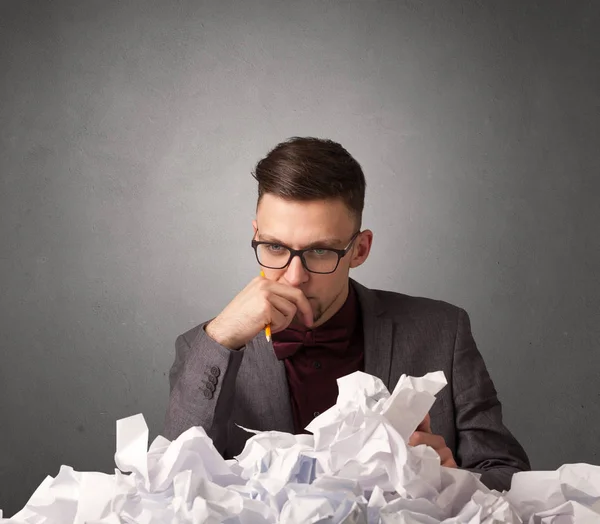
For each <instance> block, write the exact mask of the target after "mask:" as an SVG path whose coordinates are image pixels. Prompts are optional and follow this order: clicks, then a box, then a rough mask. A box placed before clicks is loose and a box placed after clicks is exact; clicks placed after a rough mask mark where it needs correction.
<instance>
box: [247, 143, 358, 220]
mask: <svg viewBox="0 0 600 524" xmlns="http://www.w3.org/2000/svg"><path fill="white" fill-rule="evenodd" d="M252 176H253V177H254V178H255V179H256V180H257V181H258V202H259V203H260V200H261V198H262V197H263V195H265V194H267V193H270V194H272V195H275V196H278V197H280V198H284V199H286V200H296V201H305V202H306V201H311V200H327V199H340V200H342V201H343V202H344V203H345V204H346V206H347V207H348V209H349V210H350V211H351V212H352V213H353V214H354V215H355V216H356V218H357V219H358V224H359V227H360V223H361V219H362V212H363V208H364V205H365V188H366V182H365V175H364V174H363V171H362V168H361V167H360V164H359V163H358V162H357V161H356V160H355V159H354V158H353V157H352V155H351V154H350V153H348V151H346V150H345V149H344V148H343V147H342V146H341V145H340V144H338V143H337V142H334V141H333V140H328V139H323V138H313V137H293V138H289V139H288V140H286V141H284V142H281V143H280V144H277V145H276V146H275V147H274V148H273V149H272V150H271V151H270V152H269V153H268V154H267V156H265V157H264V158H263V159H262V160H260V161H259V162H258V164H256V168H255V170H254V173H253V174H252Z"/></svg>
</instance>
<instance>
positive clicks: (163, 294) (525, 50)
mask: <svg viewBox="0 0 600 524" xmlns="http://www.w3.org/2000/svg"><path fill="white" fill-rule="evenodd" d="M599 5H600V4H599V3H598V2H591V1H571V2H553V1H550V2H533V1H529V2H523V1H504V2H468V1H449V2H433V1H432V2H416V1H384V0H382V1H376V0H372V1H368V0H364V1H335V0H330V1H323V0H310V1H302V2H281V1H275V0H274V1H271V2H268V1H252V0H250V1H245V0H237V1H232V0H224V1H212V2H209V1H192V0H181V1H178V2H158V1H153V2H151V1H141V0H137V1H128V2H117V1H114V0H102V1H89V0H86V1H82V0H54V1H51V2H50V1H45V0H44V1H42V0H40V1H32V0H4V1H3V2H2V3H1V4H0V72H1V75H2V77H1V79H2V81H1V83H0V123H1V125H0V175H1V184H0V235H1V244H0V246H1V247H0V249H1V251H0V278H1V283H2V285H1V293H0V312H1V314H0V508H3V509H4V510H5V512H6V513H7V514H12V512H14V511H15V510H17V509H18V508H20V507H22V506H23V504H24V503H25V501H26V499H27V498H28V497H29V495H31V493H32V492H33V490H34V488H35V487H37V485H39V483H40V482H41V481H42V479H43V478H44V476H45V475H47V474H51V475H55V474H56V472H57V471H58V468H59V466H60V465H61V464H68V465H71V466H73V467H75V468H76V469H80V470H81V469H84V470H85V469H94V470H100V471H111V469H112V468H113V465H114V463H113V453H114V447H115V421H116V420H117V419H118V418H121V417H125V416H128V415H132V414H135V413H139V412H142V413H143V414H144V415H145V417H146V419H147V421H148V423H149V425H150V427H151V430H152V436H154V435H156V434H157V433H158V432H159V431H160V429H161V427H162V421H163V416H164V411H165V408H166V404H167V397H168V384H167V376H166V375H167V374H168V369H169V366H170V364H171V362H172V359H173V354H174V347H173V345H174V340H175V337H176V336H177V335H178V334H179V333H181V332H183V331H184V330H187V329H188V328H190V327H192V326H193V325H195V324H197V323H198V322H200V321H201V320H203V319H206V318H208V317H210V316H212V315H214V314H216V313H217V312H218V311H219V310H220V308H222V307H223V306H224V305H225V304H226V303H227V302H228V301H229V300H230V298H232V297H233V295H234V294H235V293H236V292H237V291H238V290H239V289H240V288H241V287H243V286H244V285H245V283H246V282H247V281H248V280H249V279H250V278H251V277H252V276H254V275H255V274H256V271H257V269H256V264H255V261H254V258H253V254H252V252H251V249H250V247H249V241H250V238H251V219H252V218H253V211H254V204H255V191H256V188H255V185H254V181H253V179H252V178H251V176H250V171H251V170H252V168H253V165H254V163H255V162H256V161H257V160H258V158H260V156H262V155H263V154H265V153H266V152H267V151H268V149H269V148H270V147H272V146H274V145H275V144H276V143H277V142H279V141H281V140H283V139H285V138H287V137H289V136H294V135H314V136H321V137H330V138H333V139H335V140H338V141H340V142H341V143H342V144H343V145H345V146H346V147H347V149H348V150H349V151H350V152H351V153H352V154H353V155H354V156H355V157H356V158H357V159H358V160H359V162H361V164H362V165H363V168H364V170H365V173H366V176H367V182H368V194H367V206H366V212H365V218H364V224H365V226H366V227H370V228H371V229H373V231H374V232H375V244H374V249H373V253H372V256H371V258H370V260H369V261H368V262H367V263H366V265H365V266H364V267H362V268H360V269H359V270H357V271H356V272H355V273H354V276H355V278H357V279H358V280H359V281H361V282H362V283H364V284H366V285H369V286H372V287H379V288H387V289H391V290H396V291H403V292H406V293H409V294H416V295H423V296H430V297H434V298H439V299H443V300H447V301H450V302H453V303H455V304H458V305H460V306H462V307H464V308H466V309H467V311H468V312H469V313H470V314H471V318H472V323H473V329H474V333H475V336H476V339H477V341H478V344H479V346H480V349H481V352H482V353H483V355H484V357H485V359H486V362H487V363H488V367H489V369H490V372H491V374H492V377H493V378H494V380H495V383H496V386H497V389H498V392H499V395H500V398H501V400H502V401H503V403H504V411H505V418H506V422H507V424H508V425H509V427H510V428H511V429H512V430H513V432H514V433H515V434H516V436H517V437H518V438H519V439H520V440H521V442H522V443H523V445H524V446H525V447H526V449H527V450H528V452H529V454H530V456H531V459H532V462H533V465H534V467H535V468H536V469H542V468H555V467H557V466H559V465H560V464H562V463H565V462H575V461H583V462H591V463H599V462H600V456H599V449H600V448H599V447H598V436H599V435H600V408H599V407H598V406H599V405H600V276H599V275H600V242H599V240H598V239H599V237H600V234H599V224H600V207H599V206H598V197H599V196H600V176H599V174H600V149H599V148H598V140H599V136H600V44H599V39H598V34H599V31H600V16H599V15H600V9H599Z"/></svg>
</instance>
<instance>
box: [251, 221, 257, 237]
mask: <svg viewBox="0 0 600 524" xmlns="http://www.w3.org/2000/svg"><path fill="white" fill-rule="evenodd" d="M252 227H253V228H254V236H253V237H252V238H254V237H255V236H256V232H257V231H258V224H257V223H256V219H254V220H253V221H252Z"/></svg>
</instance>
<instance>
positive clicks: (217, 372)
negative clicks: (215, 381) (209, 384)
mask: <svg viewBox="0 0 600 524" xmlns="http://www.w3.org/2000/svg"><path fill="white" fill-rule="evenodd" d="M210 373H211V375H212V376H213V377H218V376H219V375H220V374H221V370H220V369H219V368H218V367H217V366H213V367H212V368H210Z"/></svg>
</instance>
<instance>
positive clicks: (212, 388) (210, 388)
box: [202, 382, 215, 393]
mask: <svg viewBox="0 0 600 524" xmlns="http://www.w3.org/2000/svg"><path fill="white" fill-rule="evenodd" d="M202 384H203V385H204V387H205V388H206V389H208V391H210V392H211V393H214V392H215V385H214V384H212V383H210V382H203V383H202Z"/></svg>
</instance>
